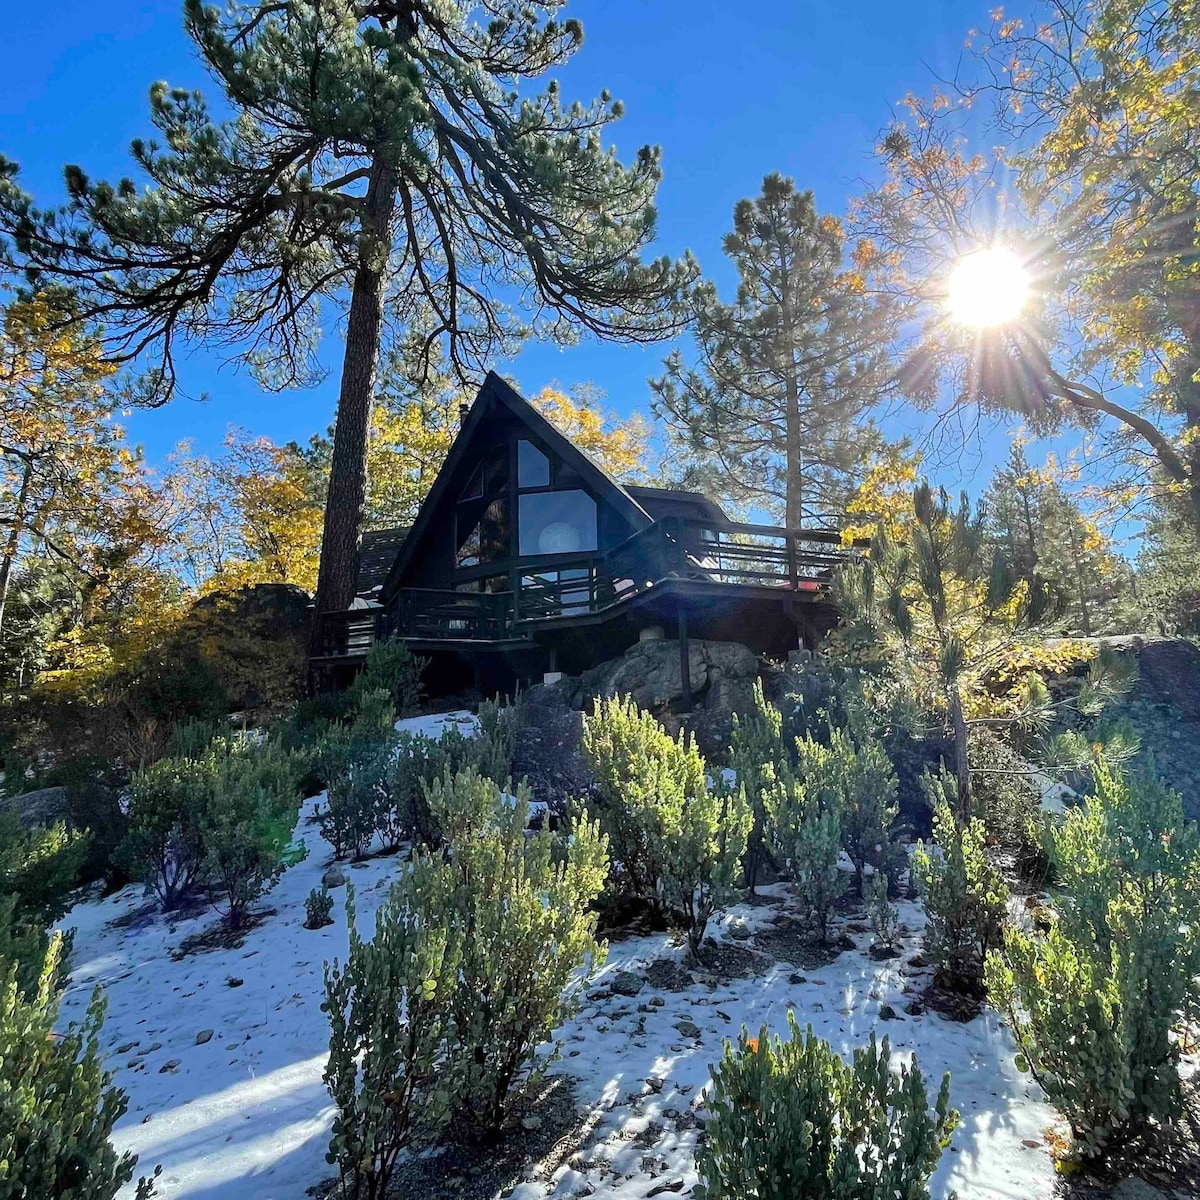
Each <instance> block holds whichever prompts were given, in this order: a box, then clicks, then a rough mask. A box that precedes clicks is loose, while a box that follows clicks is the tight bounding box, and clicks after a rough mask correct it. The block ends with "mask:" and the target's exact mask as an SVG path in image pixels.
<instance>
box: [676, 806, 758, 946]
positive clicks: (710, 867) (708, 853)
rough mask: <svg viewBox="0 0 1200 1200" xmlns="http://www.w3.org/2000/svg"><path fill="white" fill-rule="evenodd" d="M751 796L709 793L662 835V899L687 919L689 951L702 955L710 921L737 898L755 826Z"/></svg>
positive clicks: (686, 810) (688, 807) (684, 919)
mask: <svg viewBox="0 0 1200 1200" xmlns="http://www.w3.org/2000/svg"><path fill="white" fill-rule="evenodd" d="M753 819H754V818H753V814H752V813H751V811H750V804H749V802H748V801H747V799H746V793H745V792H744V791H743V790H742V789H741V788H738V789H736V790H732V789H728V788H726V789H721V790H719V791H709V790H707V789H706V790H704V791H703V792H701V793H699V795H696V796H692V797H691V798H690V799H689V800H688V803H687V804H686V805H685V807H684V809H683V811H682V812H681V813H680V814H679V824H678V827H677V828H672V829H668V830H665V831H664V833H665V836H664V837H663V851H662V858H663V868H662V891H663V898H664V900H665V901H666V904H667V906H668V908H670V909H671V911H672V912H677V913H680V914H681V915H682V918H683V931H684V933H685V934H686V935H687V942H688V952H689V953H690V954H691V955H692V957H693V958H697V957H699V954H700V943H701V942H703V940H704V931H705V929H707V927H708V920H709V918H710V917H711V916H712V915H713V913H714V912H716V911H717V910H718V909H719V908H721V907H723V906H724V905H725V904H727V903H729V901H730V900H732V899H734V898H735V897H736V895H737V885H738V880H739V877H740V876H741V873H742V859H743V857H744V856H745V853H746V839H747V835H748V834H749V833H750V828H751V825H752V823H753Z"/></svg>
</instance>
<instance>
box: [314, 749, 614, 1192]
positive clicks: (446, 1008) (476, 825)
mask: <svg viewBox="0 0 1200 1200" xmlns="http://www.w3.org/2000/svg"><path fill="white" fill-rule="evenodd" d="M430 805H431V808H432V810H433V813H434V815H435V817H436V819H437V821H438V826H439V828H440V829H441V830H443V831H444V836H445V844H444V847H443V848H442V849H440V850H437V851H433V852H428V851H425V852H418V853H417V854H416V855H415V856H414V858H413V861H412V863H411V864H410V865H409V868H408V869H407V870H406V872H405V874H404V875H403V876H402V878H401V880H400V882H399V883H398V884H396V886H395V887H394V888H393V890H392V892H391V893H390V894H389V897H388V899H387V900H386V901H385V902H384V904H383V905H382V906H381V908H380V910H379V913H378V915H377V918H376V928H375V937H374V939H373V940H371V941H369V942H368V941H364V940H363V939H362V938H361V936H359V935H358V933H357V932H356V931H355V928H354V912H353V896H352V895H351V897H350V901H349V903H348V906H347V919H348V925H349V928H350V938H351V941H350V955H349V958H348V960H347V962H346V965H345V966H344V967H343V966H340V965H339V964H338V963H336V962H335V963H334V964H333V965H332V966H331V967H329V968H327V971H326V998H325V1006H324V1007H325V1010H326V1012H327V1013H328V1015H329V1019H330V1029H331V1035H330V1055H329V1063H328V1066H327V1068H326V1073H325V1079H326V1083H327V1085H328V1086H329V1089H330V1093H331V1094H332V1096H333V1098H334V1102H335V1104H336V1106H337V1110H338V1113H337V1116H336V1118H335V1121H334V1130H333V1138H332V1140H331V1143H330V1149H329V1160H330V1161H331V1162H335V1163H337V1164H338V1167H339V1170H340V1172H341V1176H342V1184H343V1188H344V1190H345V1194H346V1195H347V1196H351V1197H355V1198H356V1200H359V1198H364V1197H365V1198H367V1200H382V1198H383V1197H384V1196H386V1195H387V1189H388V1181H389V1179H390V1177H391V1175H392V1173H393V1170H394V1167H395V1164H396V1161H397V1158H398V1157H399V1155H400V1154H401V1153H402V1152H403V1151H406V1150H409V1149H412V1148H415V1147H416V1146H419V1145H420V1144H422V1143H424V1142H426V1141H428V1140H429V1139H430V1138H434V1137H436V1136H437V1134H438V1133H440V1132H441V1131H443V1130H444V1129H445V1128H446V1126H447V1124H448V1123H449V1122H450V1121H451V1120H452V1119H455V1120H456V1125H457V1128H458V1130H459V1132H460V1133H461V1134H462V1135H463V1136H465V1137H468V1138H475V1139H478V1140H480V1141H491V1140H494V1139H495V1138H496V1137H497V1136H498V1135H499V1133H500V1132H501V1130H502V1128H503V1126H504V1122H505V1120H506V1118H507V1116H508V1114H509V1111H510V1106H511V1103H512V1099H513V1097H514V1096H516V1095H517V1094H519V1092H520V1091H521V1089H522V1087H523V1086H526V1085H528V1084H529V1083H530V1082H531V1081H532V1080H533V1079H535V1078H536V1077H537V1075H538V1074H539V1073H540V1072H541V1071H543V1070H544V1069H545V1068H546V1067H547V1066H548V1065H549V1064H550V1063H551V1062H553V1060H554V1057H555V1053H556V1048H552V1049H551V1050H550V1051H549V1052H545V1053H541V1052H539V1047H544V1046H545V1044H546V1043H547V1042H549V1041H551V1039H552V1037H553V1033H554V1030H555V1029H556V1028H558V1027H559V1026H560V1025H561V1024H562V1023H563V1021H564V1020H566V1019H567V1017H569V1016H570V1014H571V1013H572V1012H573V1011H574V1007H575V1004H576V1002H577V998H578V995H579V992H580V991H581V989H582V988H583V987H585V986H586V983H587V980H588V978H590V973H591V971H592V970H594V969H595V968H596V967H598V966H600V965H601V963H602V962H603V958H604V947H603V946H602V945H600V944H598V943H597V942H596V939H595V927H596V915H595V912H594V909H593V905H594V901H595V899H596V897H597V896H598V895H599V893H600V890H601V888H602V887H603V886H604V879H605V875H606V874H607V870H608V858H607V852H606V847H605V840H604V837H603V835H602V834H601V833H600V829H599V826H598V825H597V824H596V822H594V821H590V820H588V819H587V818H586V817H584V818H582V819H581V820H579V821H577V822H575V823H574V824H573V825H572V826H570V827H569V828H567V829H565V830H564V831H562V832H561V833H552V832H550V831H549V830H543V831H541V832H540V833H537V834H533V835H528V834H527V825H528V819H529V797H528V793H527V792H526V790H525V788H524V787H518V788H517V789H516V792H515V793H510V792H508V791H506V790H504V789H502V788H501V787H500V785H499V784H497V783H496V782H494V781H493V780H491V779H487V778H486V777H484V776H482V775H480V774H479V773H478V772H477V771H475V770H474V769H468V770H466V771H460V772H459V773H457V774H455V775H451V774H450V773H449V772H447V773H446V774H445V775H443V777H442V778H441V779H440V780H435V781H434V784H433V785H432V787H431V788H430Z"/></svg>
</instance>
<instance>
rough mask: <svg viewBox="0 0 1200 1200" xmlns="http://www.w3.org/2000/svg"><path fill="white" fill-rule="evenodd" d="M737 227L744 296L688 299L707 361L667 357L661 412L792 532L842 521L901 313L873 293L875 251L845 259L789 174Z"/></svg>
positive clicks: (772, 179)
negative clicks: (866, 421) (865, 422)
mask: <svg viewBox="0 0 1200 1200" xmlns="http://www.w3.org/2000/svg"><path fill="white" fill-rule="evenodd" d="M733 226H734V227H733V232H732V233H730V234H728V235H727V236H726V238H725V243H724V249H725V253H726V254H727V255H728V256H729V258H730V259H731V260H732V261H733V264H734V266H735V267H736V268H737V272H738V277H739V285H738V291H737V296H736V298H735V300H734V302H733V303H732V304H724V303H722V302H721V301H720V299H719V298H718V296H717V291H716V287H715V285H713V284H711V283H707V282H705V283H700V284H698V285H697V286H696V288H695V289H694V290H693V291H692V293H691V296H690V306H691V308H692V311H693V312H694V315H695V320H696V330H695V338H696V350H697V361H696V363H695V365H688V364H687V363H686V362H685V360H684V357H683V355H682V354H681V353H680V352H678V351H675V352H673V353H672V354H671V355H670V356H669V357H668V358H667V359H666V361H665V364H664V365H665V373H664V374H663V376H662V377H661V378H660V379H657V380H653V381H652V382H651V386H652V387H653V389H654V391H655V394H656V397H657V399H656V401H655V407H656V410H657V411H658V412H659V414H660V415H662V416H663V417H664V418H665V419H666V420H667V421H668V422H669V423H670V424H671V425H672V427H673V428H674V430H675V432H676V434H677V435H678V437H679V438H680V439H681V441H682V443H683V445H684V447H685V455H686V456H687V458H689V459H690V460H691V461H692V462H693V464H694V465H698V467H699V470H700V472H701V473H704V472H706V471H707V472H709V473H711V474H714V475H715V478H714V481H713V482H714V485H715V487H716V488H717V489H718V490H719V491H720V492H723V493H726V494H729V495H730V496H731V498H732V499H734V500H735V501H740V502H741V503H743V504H746V505H747V506H748V507H752V508H767V509H772V510H774V509H778V510H780V511H781V512H782V514H783V516H784V520H785V523H786V524H787V526H788V528H792V529H795V528H799V527H800V526H801V524H802V523H804V522H805V521H810V522H817V523H820V522H822V521H826V520H829V519H830V518H837V517H839V516H840V515H841V513H842V511H843V509H844V507H845V503H846V501H847V499H848V498H849V494H850V492H851V490H852V489H853V486H854V484H855V483H856V482H857V479H858V477H859V475H860V474H861V472H862V467H863V464H864V462H865V460H866V457H867V455H868V454H869V452H870V450H871V448H872V446H873V445H875V444H876V443H877V442H878V438H877V437H876V436H875V435H874V433H873V431H871V432H868V430H866V429H864V428H863V427H862V426H861V421H862V418H863V416H864V414H865V413H866V411H867V410H868V409H869V408H870V407H871V406H872V405H874V404H875V403H877V401H878V399H879V394H880V392H881V391H882V390H883V389H884V388H885V386H886V379H887V374H888V372H889V366H888V358H887V345H888V342H889V340H890V338H891V336H892V322H893V312H892V309H891V306H890V304H889V302H888V301H886V300H885V299H883V298H881V297H880V296H879V295H878V294H874V295H873V294H872V293H871V291H870V289H869V288H868V286H867V281H868V278H869V275H870V272H871V270H872V263H873V254H872V251H871V248H870V247H869V246H868V245H866V244H863V245H860V246H858V247H856V248H855V249H854V250H853V252H852V253H851V254H850V255H849V259H850V261H847V257H848V256H847V245H846V241H847V239H846V235H845V233H844V231H843V229H842V226H841V224H840V222H839V221H838V220H837V219H836V218H834V217H831V216H820V215H819V214H818V212H817V210H816V207H815V205H814V204H813V197H812V193H811V192H800V191H797V189H796V186H795V184H794V183H793V181H792V180H790V179H785V178H783V177H782V176H780V175H768V176H767V177H766V179H764V180H763V189H762V194H761V195H760V196H757V197H755V198H754V199H753V200H741V201H739V202H738V204H737V206H736V207H735V209H734V214H733Z"/></svg>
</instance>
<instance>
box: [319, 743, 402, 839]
mask: <svg viewBox="0 0 1200 1200" xmlns="http://www.w3.org/2000/svg"><path fill="white" fill-rule="evenodd" d="M395 754H396V742H394V741H372V742H363V743H360V744H358V745H357V746H354V747H352V749H351V752H350V754H349V755H348V757H347V760H346V762H345V764H344V766H343V768H342V774H341V775H339V776H338V777H337V778H336V779H334V780H333V781H332V782H331V783H330V784H329V795H328V798H327V800H326V804H325V808H324V809H323V810H322V812H321V833H322V835H323V836H324V838H325V840H326V841H327V842H328V843H329V844H330V845H331V846H332V847H333V853H334V856H335V857H336V858H347V857H349V858H353V859H355V861H357V860H358V859H360V858H362V856H363V855H364V854H365V853H366V852H367V850H368V849H369V847H370V845H371V840H372V838H373V837H374V836H375V832H376V830H381V831H384V841H385V844H386V843H388V842H391V843H392V844H391V845H389V846H388V848H389V849H394V848H395V843H396V842H397V841H398V837H399V829H398V826H397V822H396V820H395V819H394V815H393V814H394V812H395V809H394V805H393V797H392V787H391V780H392V759H393V757H394V755H395Z"/></svg>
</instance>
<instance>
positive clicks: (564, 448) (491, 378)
mask: <svg viewBox="0 0 1200 1200" xmlns="http://www.w3.org/2000/svg"><path fill="white" fill-rule="evenodd" d="M496 407H501V408H504V409H507V410H508V411H509V412H511V413H512V414H513V415H514V416H516V417H517V419H518V420H520V421H522V422H523V423H524V424H525V425H526V426H527V427H528V428H529V429H530V430H531V431H532V432H533V433H535V434H536V435H537V437H538V438H539V439H540V440H541V441H542V442H543V443H544V444H545V445H546V446H547V447H549V449H550V450H551V451H552V452H553V453H554V454H556V455H557V456H558V457H559V458H560V459H561V460H562V461H563V462H564V463H566V464H567V465H568V466H569V467H570V468H571V469H572V470H574V471H575V472H576V473H577V474H578V475H579V477H580V478H581V479H582V480H583V481H584V482H585V483H587V484H590V486H591V487H592V489H593V490H594V491H595V492H596V494H597V495H598V496H599V497H602V498H603V499H604V500H606V501H607V502H608V503H609V504H610V505H611V506H612V507H613V508H614V509H616V510H617V511H618V512H620V513H622V514H623V515H624V516H625V517H626V518H627V519H628V520H629V521H630V523H631V524H632V525H633V526H634V527H635V528H639V529H641V528H645V527H646V526H648V525H650V524H652V523H653V518H652V517H651V516H650V514H649V513H648V512H647V511H646V509H645V508H643V507H642V505H641V504H639V503H638V501H637V500H636V499H635V498H634V496H633V495H632V493H631V491H630V490H629V489H627V488H625V487H623V486H622V485H621V484H619V483H618V482H617V481H616V480H615V479H614V478H613V477H612V476H611V475H609V474H608V472H607V471H605V470H603V469H602V468H601V467H599V466H598V465H597V464H596V463H595V462H593V461H592V459H590V458H589V457H588V456H587V455H586V454H585V453H584V452H583V451H582V450H580V449H579V447H578V446H576V445H575V444H574V443H573V442H572V441H571V440H570V439H569V438H567V437H565V436H564V435H563V434H561V433H559V431H558V430H557V429H555V427H554V426H553V425H552V424H551V423H550V422H549V421H548V420H546V418H545V417H544V416H542V414H541V413H540V412H538V410H537V409H536V408H534V407H533V405H532V404H530V403H529V401H528V400H526V399H525V398H524V397H523V396H521V395H520V394H519V393H518V392H517V391H516V390H515V389H514V388H512V387H511V386H510V385H509V384H508V383H506V382H505V381H504V380H503V379H501V378H500V376H499V375H497V374H496V373H495V372H494V371H489V372H488V374H487V378H486V379H485V380H484V381H483V386H482V387H481V388H480V389H479V394H478V395H477V396H476V398H475V403H474V404H472V405H471V411H470V412H469V413H468V414H467V417H466V419H465V420H464V421H463V423H462V426H461V427H460V428H459V431H458V435H457V436H456V437H455V439H454V442H453V444H452V445H451V447H450V452H449V454H447V456H446V461H445V462H444V463H443V464H442V469H441V470H440V471H439V472H438V475H437V478H436V479H435V480H434V482H433V487H432V488H430V489H429V494H428V495H427V496H426V497H425V500H424V503H422V505H421V509H420V511H419V512H418V513H417V519H416V520H415V521H414V522H413V526H412V528H411V529H410V530H409V532H408V536H407V537H406V538H405V539H404V540H403V543H402V544H401V545H400V548H399V551H398V553H397V554H396V556H395V559H394V561H393V563H392V566H391V569H390V571H388V573H387V576H386V578H385V579H384V581H383V585H382V587H381V596H382V597H383V598H386V597H388V596H390V595H391V594H392V593H393V592H394V591H395V589H396V588H398V587H399V586H400V580H401V579H402V578H403V576H404V570H405V568H406V567H407V566H408V563H409V562H410V561H411V559H412V557H413V554H414V553H415V552H416V550H417V548H418V547H419V546H420V544H421V541H422V539H423V538H424V536H425V534H426V532H427V531H428V530H429V526H430V523H431V522H432V520H433V518H434V515H435V514H436V513H437V511H438V510H439V508H440V507H441V505H442V503H443V500H444V499H445V496H446V491H447V488H448V487H449V486H450V482H451V480H452V479H453V478H454V476H455V474H456V472H457V470H458V467H459V465H460V464H461V463H462V460H463V458H464V457H465V456H466V455H467V453H468V452H469V450H470V447H471V443H472V441H473V440H474V437H475V431H476V430H477V429H478V428H479V426H480V425H481V423H482V422H483V420H484V418H485V417H486V416H487V414H488V413H489V412H491V411H493V410H494V409H495V408H496Z"/></svg>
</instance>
